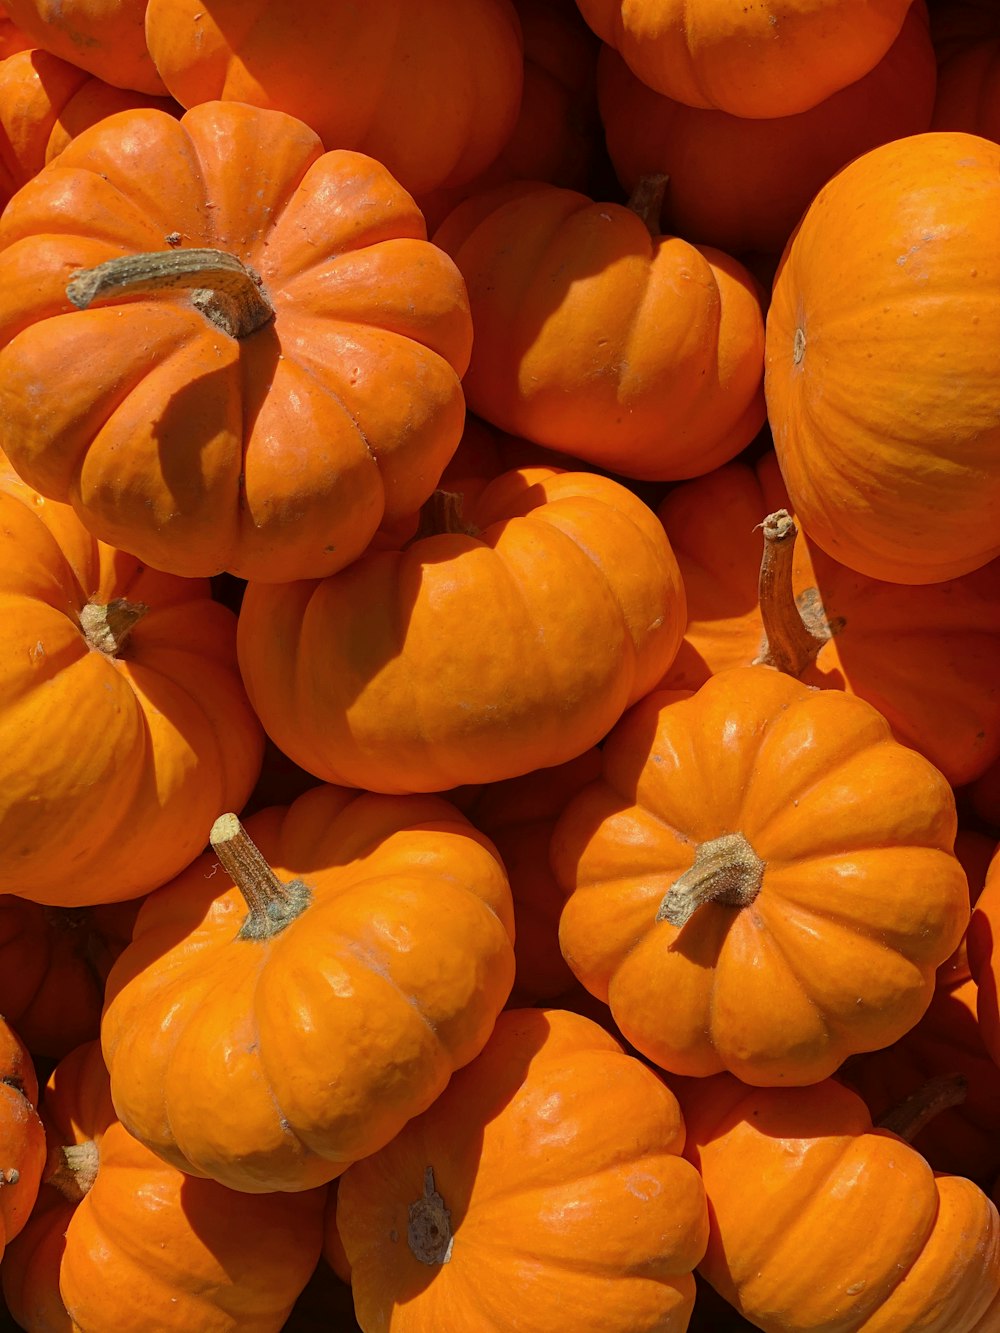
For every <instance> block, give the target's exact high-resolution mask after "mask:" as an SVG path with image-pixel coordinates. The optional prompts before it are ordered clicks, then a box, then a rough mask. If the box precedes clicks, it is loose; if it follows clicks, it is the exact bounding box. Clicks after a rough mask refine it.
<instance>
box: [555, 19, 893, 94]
mask: <svg viewBox="0 0 1000 1333" xmlns="http://www.w3.org/2000/svg"><path fill="white" fill-rule="evenodd" d="M577 2H578V4H579V6H580V12H581V14H582V15H583V17H584V18H585V19H586V20H587V22H588V23H589V24H590V26H591V27H592V28H593V29H594V31H595V32H596V33H597V35H598V36H599V37H600V38H601V39H602V40H603V41H605V42H607V44H608V45H609V46H613V47H615V49H616V50H617V51H619V52H620V54H621V55H622V56H623V57H624V59H625V61H626V62H627V63H628V65H629V68H630V69H631V70H632V72H633V73H634V74H636V75H637V76H638V77H639V78H640V79H641V80H642V81H643V83H645V84H648V86H649V87H650V88H653V89H655V90H656V91H657V92H659V93H663V94H664V95H665V96H667V97H673V98H675V99H676V100H677V101H678V102H686V103H687V104H688V106H700V107H714V108H716V109H717V110H719V111H728V112H729V114H730V115H733V116H747V117H751V118H757V117H772V116H793V115H795V114H796V113H798V112H800V111H806V110H808V108H809V107H811V106H815V105H816V103H817V102H820V101H822V100H823V98H824V97H829V96H830V95H831V93H835V92H837V90H838V89H839V88H845V87H846V86H847V85H848V84H849V83H854V82H855V80H856V79H860V78H861V77H862V76H863V75H865V74H867V73H868V71H869V70H870V69H872V68H873V67H874V66H875V65H876V64H877V63H878V62H879V61H880V60H881V59H882V57H883V56H884V55H885V53H886V51H888V49H889V47H890V46H891V45H892V42H893V40H894V38H895V36H896V34H897V33H898V32H899V29H900V27H901V25H902V23H903V19H904V18H905V16H906V11H907V10H908V8H909V6H910V0H771V3H770V4H768V5H737V4H734V3H733V2H732V0H577Z"/></svg>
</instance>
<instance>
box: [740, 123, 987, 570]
mask: <svg viewBox="0 0 1000 1333" xmlns="http://www.w3.org/2000/svg"><path fill="white" fill-rule="evenodd" d="M998 209H1000V145H998V144H994V143H990V142H988V141H987V140H985V139H980V138H977V137H976V136H974V135H967V134H958V133H947V134H946V133H941V134H925V135H915V136H913V137H911V138H907V139H901V140H899V141H897V142H896V143H891V144H885V145H884V146H882V147H881V148H876V149H874V151H872V152H870V153H866V154H865V155H864V156H863V157H860V158H857V159H856V160H855V161H854V162H852V163H851V164H850V165H849V166H847V167H845V168H844V169H843V171H841V172H839V173H838V174H837V175H836V176H835V177H834V178H833V180H831V181H830V182H829V183H828V184H827V185H826V186H825V187H824V188H823V189H822V190H821V191H820V193H819V194H818V195H817V197H816V199H814V200H813V202H812V204H811V205H810V207H809V209H808V210H807V212H806V214H805V216H804V218H803V219H802V222H801V223H800V224H799V227H798V229H797V231H796V232H795V234H794V235H793V236H792V239H791V240H790V241H789V244H788V247H787V249H786V251H785V254H784V256H783V259H782V262H781V265H780V267H779V269H778V274H777V277H776V279H775V285H774V293H773V298H772V301H771V306H770V309H769V311H768V317H767V346H766V364H767V369H766V374H765V392H766V396H767V406H768V417H769V419H770V422H771V428H772V431H773V435H774V444H775V449H776V451H777V454H778V460H779V462H780V464H781V470H782V473H783V474H784V477H785V481H786V483H787V486H788V491H789V494H790V495H791V498H792V502H793V504H794V506H795V511H796V513H797V515H798V517H799V519H800V521H801V523H802V525H803V527H804V528H805V530H806V532H807V533H808V534H809V536H810V538H811V539H812V540H813V541H815V542H816V543H817V545H819V546H821V547H822V548H823V549H824V550H825V551H826V552H827V553H828V554H829V555H831V556H833V557H834V558H835V559H837V560H839V561H841V562H842V563H843V564H845V565H848V566H850V568H852V569H856V570H858V571H859V572H860V573H862V574H868V575H869V576H870V577H872V578H880V579H886V580H888V581H890V582H892V583H912V584H926V583H939V582H942V581H943V580H945V579H950V578H956V577H957V576H958V575H960V574H966V573H968V572H969V571H970V570H973V569H978V568H979V567H980V566H981V565H984V564H986V563H987V562H988V561H990V560H992V559H994V558H995V557H996V556H997V555H998V554H1000V529H998V526H997V522H996V515H997V511H998V508H1000V420H998V418H1000V231H998V229H997V225H996V219H997V213H998Z"/></svg>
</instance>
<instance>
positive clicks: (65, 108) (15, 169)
mask: <svg viewBox="0 0 1000 1333" xmlns="http://www.w3.org/2000/svg"><path fill="white" fill-rule="evenodd" d="M137 106H154V107H159V108H160V109H161V110H163V111H170V110H171V106H172V104H171V103H170V102H169V101H167V99H166V98H162V97H150V96H145V95H143V94H141V93H136V92H131V91H128V90H126V89H123V88H116V87H115V86H114V85H113V84H110V83H105V82H104V81H103V80H102V79H97V78H94V77H93V76H92V75H88V74H87V73H86V71H85V70H82V69H80V68H79V67H78V66H76V65H71V64H69V63H68V62H67V61H65V60H60V59H59V57H58V56H54V55H52V54H51V53H50V52H48V51H41V50H23V51H19V52H17V54H11V55H9V56H7V57H6V58H5V59H4V60H3V61H2V63H0V205H5V204H6V203H7V201H8V200H9V199H10V197H11V195H12V194H14V193H15V191H17V190H19V189H20V188H21V186H22V185H26V184H27V182H28V181H29V180H31V178H32V177H33V176H35V175H37V174H38V172H39V171H41V169H42V167H44V166H45V164H46V163H47V162H51V161H52V159H53V158H54V157H57V156H58V155H59V153H61V152H62V150H63V149H64V148H65V147H66V145H67V144H68V143H69V141H70V140H71V139H73V138H75V136H76V135H78V134H79V133H80V132H81V131H82V130H85V129H88V128H89V127H90V126H91V125H95V124H96V123H97V122H98V121H99V120H103V119H104V117H105V116H111V115H113V114H114V113H115V112H116V111H126V110H128V109H129V108H131V107H137Z"/></svg>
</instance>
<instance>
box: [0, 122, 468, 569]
mask: <svg viewBox="0 0 1000 1333" xmlns="http://www.w3.org/2000/svg"><path fill="white" fill-rule="evenodd" d="M248 182H252V188H251V187H250V185H249V184H248ZM471 335H472V329H471V323H470V319H469V311H468V303H467V298H466V293H465V288H464V285H463V283H462V279H461V276H460V275H459V273H458V272H457V270H456V269H455V267H454V265H453V264H452V263H451V261H450V260H449V259H448V258H447V256H445V255H444V254H442V253H441V252H440V251H439V250H438V249H436V248H435V247H433V246H431V245H429V244H428V242H427V240H426V232H425V228H424V221H423V218H422V216H421V215H420V212H419V211H418V209H417V207H416V204H415V203H414V202H413V200H412V198H411V197H410V196H409V195H408V194H407V193H406V191H405V190H403V188H402V187H401V186H400V185H399V184H397V182H396V181H395V180H394V179H393V178H392V177H391V176H390V175H389V173H388V172H387V171H386V170H385V168H384V167H382V166H381V165H380V164H379V163H377V162H375V161H374V160H373V159H372V158H369V157H366V156H364V155H362V154H359V153H354V152H347V151H342V150H338V151H335V152H324V150H323V145H322V143H321V142H320V140H319V138H318V137H317V136H316V134H315V133H314V132H313V131H312V130H311V129H309V128H308V127H307V126H306V125H304V124H303V123H302V122H301V121H298V120H295V119H294V118H292V117H291V116H287V115H285V114H283V113H282V112H278V111H265V110H259V109H258V108H256V107H251V106H244V105H242V104H240V103H235V102H226V103H218V102H217V103H209V104H206V105H203V106H199V107H196V108H195V109H194V110H193V111H189V112H187V114H186V115H185V116H184V117H183V118H182V119H181V120H180V121H177V120H175V119H174V118H173V117H171V116H168V115H166V114H165V113H164V112H162V111H155V110H137V111H127V112H121V113H119V114H118V115H117V116H111V117H109V118H108V119H106V120H104V121H102V122H100V124H98V125H95V126H93V127H92V128H91V129H89V130H87V131H85V132H84V133H83V134H81V135H80V136H79V137H78V138H76V139H74V140H73V142H72V143H71V144H70V145H69V146H68V147H67V148H66V149H64V151H63V152H62V153H61V154H60V155H59V157H58V158H57V159H56V160H55V161H53V162H51V163H50V164H49V165H48V167H46V168H45V169H44V171H42V172H41V173H40V174H39V175H38V176H37V177H36V178H35V179H34V180H33V181H31V182H30V183H29V184H28V185H26V186H25V187H24V188H23V189H22V190H20V191H19V192H18V193H17V195H16V196H15V197H14V199H12V200H11V202H10V204H9V205H8V207H7V209H6V210H5V212H4V214H3V219H2V221H0V349H2V350H0V445H2V446H3V447H4V448H6V449H7V451H8V453H9V455H10V458H11V461H12V462H13V464H14V466H15V468H16V469H17V471H18V472H19V473H20V475H21V476H22V477H23V478H24V479H25V480H26V481H27V482H29V484H31V485H33V486H35V487H36V488H37V489H38V490H39V491H40V492H41V493H42V494H44V495H46V496H47V497H48V498H50V499H57V500H62V501H65V502H67V503H71V504H72V505H73V506H74V508H75V509H76V510H77V512H78V513H79V514H80V517H81V519H82V520H83V521H84V522H85V523H86V525H87V527H88V528H89V529H90V530H91V531H92V532H93V533H94V534H95V535H96V536H98V537H100V538H101V540H102V541H108V542H111V543H112V544H113V545H116V546H119V547H121V548H122V549H124V550H127V551H129V552H130V553H131V554H133V555H136V556H138V557H139V559H141V560H143V561H145V562H147V563H149V564H151V565H153V566H154V567H155V568H158V569H163V570H166V571H168V572H170V573H175V574H183V575H188V576H199V577H200V576H205V575H211V574H217V573H219V572H220V571H221V570H229V572H230V573H233V574H237V575H240V576H241V577H249V576H251V575H252V576H254V577H256V578H265V579H272V580H275V581H282V580H286V579H293V578H305V577H319V576H321V575H323V574H327V573H330V572H331V571H333V570H335V569H340V568H342V567H343V566H344V565H345V564H347V563H348V562H349V561H351V560H353V559H354V558H355V557H356V556H358V555H360V554H361V552H362V551H363V550H364V549H365V547H366V546H367V545H368V543H369V542H370V540H371V539H372V537H373V535H374V534H375V532H376V530H377V529H378V526H379V524H380V523H382V521H383V520H387V521H392V520H393V519H395V518H398V517H400V516H402V515H406V514H409V513H411V512H412V511H413V510H415V509H417V508H419V506H420V505H421V504H422V503H423V501H424V500H425V499H426V498H427V497H428V496H429V495H430V493H431V492H432V490H433V489H434V486H435V485H436V484H437V481H438V478H439V476H440V474H441V471H442V469H443V468H444V465H445V464H446V463H447V461H448V459H449V458H450V457H451V454H452V453H453V452H454V450H455V447H456V445H457V443H458V440H459V438H460V436H461V433H462V423H463V420H464V415H465V403H464V400H463V397H462V390H461V385H460V383H459V377H460V375H461V374H462V372H463V371H464V370H465V368H466V365H467V363H468V356H469V344H470V340H471Z"/></svg>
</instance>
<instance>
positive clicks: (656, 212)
mask: <svg viewBox="0 0 1000 1333" xmlns="http://www.w3.org/2000/svg"><path fill="white" fill-rule="evenodd" d="M669 184H670V177H669V176H667V175H666V174H665V173H664V172H662V171H659V172H651V173H650V175H648V176H643V177H642V178H641V179H640V181H639V183H638V184H637V185H636V187H635V189H634V190H633V191H632V194H631V195H630V197H629V201H628V206H629V208H630V209H631V210H632V212H633V213H635V214H636V216H637V217H639V218H641V219H642V221H643V222H644V223H645V224H646V230H647V231H648V232H649V234H650V236H652V238H653V240H654V241H656V240H659V238H660V237H661V236H662V235H663V231H662V229H661V227H660V217H661V215H662V213H663V201H664V199H665V198H666V195H667V186H668V185H669Z"/></svg>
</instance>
